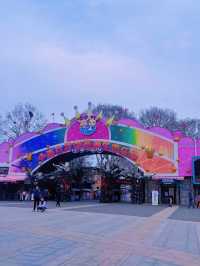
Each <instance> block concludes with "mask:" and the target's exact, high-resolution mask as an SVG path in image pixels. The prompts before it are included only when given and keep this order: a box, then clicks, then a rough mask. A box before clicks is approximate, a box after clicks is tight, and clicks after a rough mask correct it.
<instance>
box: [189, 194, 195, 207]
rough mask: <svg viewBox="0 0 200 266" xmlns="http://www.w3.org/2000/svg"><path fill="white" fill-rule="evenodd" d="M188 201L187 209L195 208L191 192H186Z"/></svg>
mask: <svg viewBox="0 0 200 266" xmlns="http://www.w3.org/2000/svg"><path fill="white" fill-rule="evenodd" d="M188 200H189V204H188V208H191V207H193V208H195V204H194V197H193V194H192V191H191V190H190V191H189V192H188Z"/></svg>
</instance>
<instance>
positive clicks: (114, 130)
mask: <svg viewBox="0 0 200 266" xmlns="http://www.w3.org/2000/svg"><path fill="white" fill-rule="evenodd" d="M110 131H111V140H113V141H119V142H124V143H127V144H132V145H136V142H137V140H136V130H135V129H134V128H129V127H123V126H117V125H113V126H111V127H110Z"/></svg>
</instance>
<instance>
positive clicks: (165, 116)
mask: <svg viewBox="0 0 200 266" xmlns="http://www.w3.org/2000/svg"><path fill="white" fill-rule="evenodd" d="M139 121H140V122H141V123H142V124H143V125H144V126H145V127H163V128H167V129H169V130H176V129H177V119H176V113H175V112H174V111H173V110H170V109H162V108H159V107H150V108H149V109H146V110H143V111H141V112H140V115H139Z"/></svg>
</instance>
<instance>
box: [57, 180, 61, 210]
mask: <svg viewBox="0 0 200 266" xmlns="http://www.w3.org/2000/svg"><path fill="white" fill-rule="evenodd" d="M60 201H61V187H60V185H57V187H56V207H60Z"/></svg>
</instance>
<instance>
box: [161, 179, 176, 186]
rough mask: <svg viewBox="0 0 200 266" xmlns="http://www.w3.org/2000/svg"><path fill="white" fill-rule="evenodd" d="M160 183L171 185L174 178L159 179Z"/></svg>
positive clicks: (173, 182)
mask: <svg viewBox="0 0 200 266" xmlns="http://www.w3.org/2000/svg"><path fill="white" fill-rule="evenodd" d="M161 184H162V185H172V184H175V180H174V179H167V178H165V179H162V180H161Z"/></svg>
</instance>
